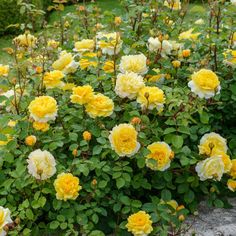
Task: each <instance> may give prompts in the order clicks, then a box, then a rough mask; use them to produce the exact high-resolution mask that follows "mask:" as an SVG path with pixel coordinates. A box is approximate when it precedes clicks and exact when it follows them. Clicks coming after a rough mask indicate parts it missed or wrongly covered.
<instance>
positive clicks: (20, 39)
mask: <svg viewBox="0 0 236 236" xmlns="http://www.w3.org/2000/svg"><path fill="white" fill-rule="evenodd" d="M13 41H14V43H15V44H16V45H18V46H20V47H34V46H35V45H36V43H37V38H35V37H34V36H33V35H31V34H30V33H25V34H21V35H19V36H17V37H16V38H14V39H13Z"/></svg>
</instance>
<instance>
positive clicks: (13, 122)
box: [7, 120, 17, 128]
mask: <svg viewBox="0 0 236 236" xmlns="http://www.w3.org/2000/svg"><path fill="white" fill-rule="evenodd" d="M16 124H17V121H15V120H9V122H8V123H7V125H8V126H9V127H12V128H13V127H15V126H16Z"/></svg>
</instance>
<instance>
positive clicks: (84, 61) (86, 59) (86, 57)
mask: <svg viewBox="0 0 236 236" xmlns="http://www.w3.org/2000/svg"><path fill="white" fill-rule="evenodd" d="M96 56H97V54H96V53H93V52H89V53H84V54H83V58H81V59H80V60H79V66H80V68H81V69H82V70H85V69H87V68H88V67H92V66H93V67H97V65H98V63H97V61H95V60H94V58H95V57H96ZM90 58H91V59H90Z"/></svg>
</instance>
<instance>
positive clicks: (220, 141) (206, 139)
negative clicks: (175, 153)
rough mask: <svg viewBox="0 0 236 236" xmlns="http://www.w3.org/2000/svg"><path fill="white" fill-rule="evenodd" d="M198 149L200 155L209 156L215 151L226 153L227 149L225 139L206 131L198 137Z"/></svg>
mask: <svg viewBox="0 0 236 236" xmlns="http://www.w3.org/2000/svg"><path fill="white" fill-rule="evenodd" d="M198 149H199V154H200V155H207V156H211V155H212V153H214V152H216V151H218V152H219V151H221V152H224V153H226V152H227V150H228V147H227V141H226V139H224V138H223V137H221V136H220V135H219V134H217V133H214V132H211V133H207V134H204V135H203V136H202V138H201V139H200V144H199V145H198Z"/></svg>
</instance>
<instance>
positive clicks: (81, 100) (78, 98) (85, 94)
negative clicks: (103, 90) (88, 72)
mask: <svg viewBox="0 0 236 236" xmlns="http://www.w3.org/2000/svg"><path fill="white" fill-rule="evenodd" d="M72 91H73V94H72V95H71V96H70V99H71V102H72V103H78V104H80V105H83V104H86V103H88V102H90V101H91V100H92V98H93V96H94V94H93V88H92V87H91V86H90V85H84V86H77V87H75V88H73V89H72Z"/></svg>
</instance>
